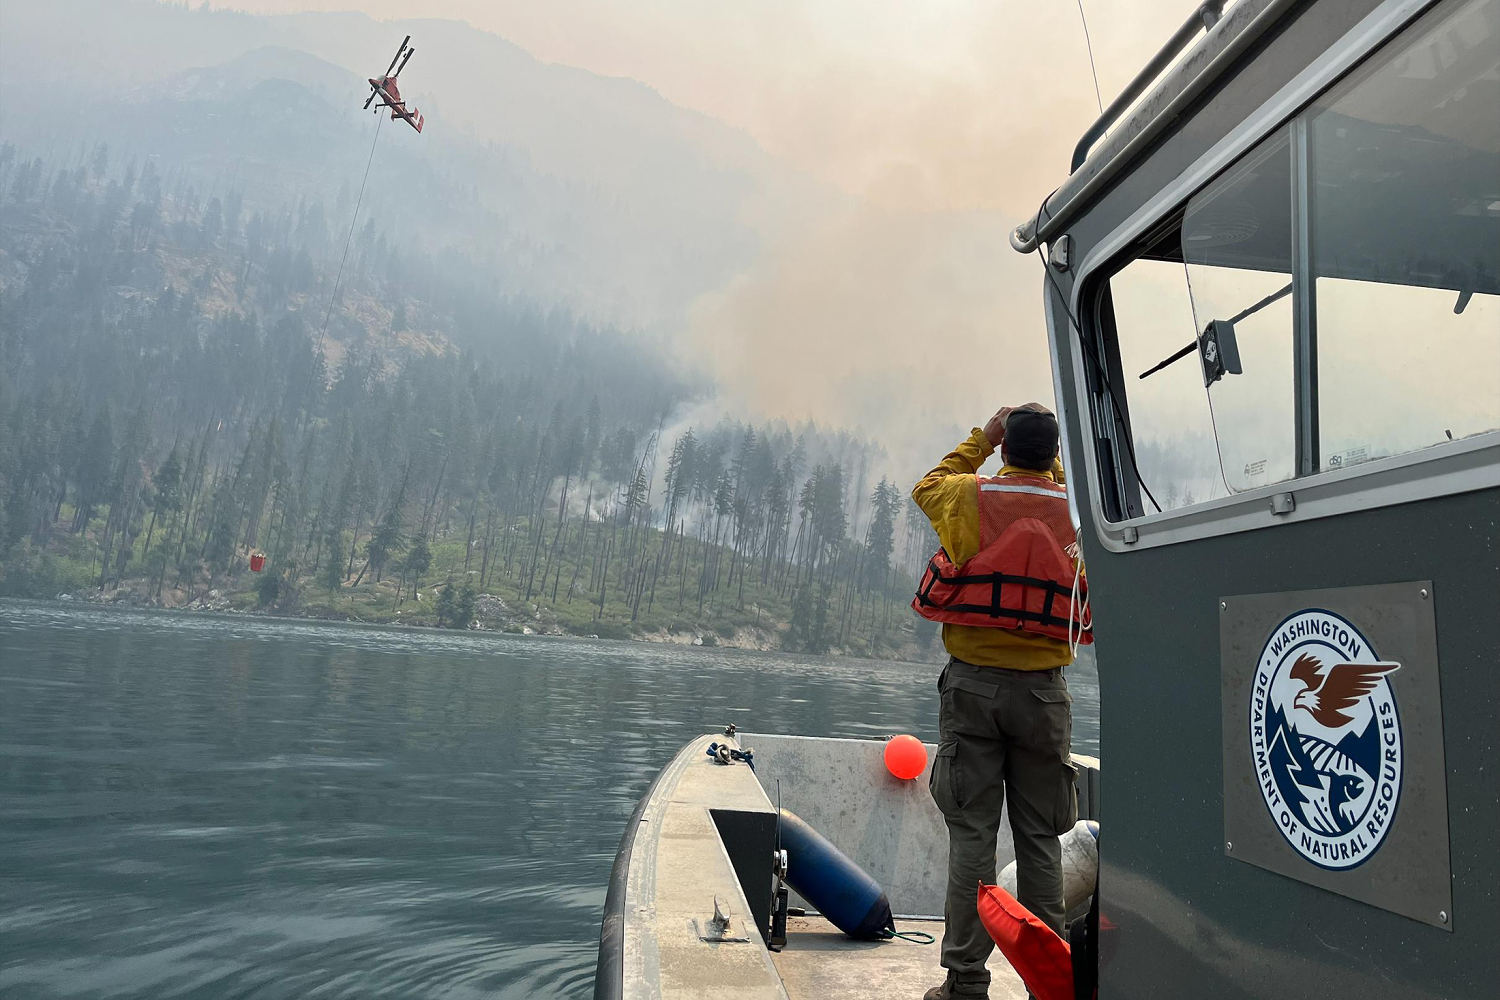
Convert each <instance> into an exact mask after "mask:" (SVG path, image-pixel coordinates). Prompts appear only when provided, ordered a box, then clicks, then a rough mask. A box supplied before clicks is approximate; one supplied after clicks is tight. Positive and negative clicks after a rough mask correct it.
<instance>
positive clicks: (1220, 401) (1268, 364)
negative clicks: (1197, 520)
mask: <svg viewBox="0 0 1500 1000" xmlns="http://www.w3.org/2000/svg"><path fill="white" fill-rule="evenodd" d="M1291 191H1292V189H1291V143H1290V141H1289V139H1288V135H1287V132H1286V131H1285V130H1283V131H1282V132H1279V133H1277V134H1276V135H1274V136H1272V137H1271V138H1270V139H1268V140H1266V141H1265V142H1264V143H1262V144H1261V146H1260V148H1259V149H1258V150H1257V151H1255V152H1253V153H1251V154H1250V155H1249V156H1247V157H1246V158H1245V159H1243V160H1241V161H1240V163H1239V164H1237V165H1236V166H1235V167H1234V168H1232V169H1231V170H1229V171H1228V172H1227V173H1225V174H1224V175H1222V176H1221V177H1219V178H1218V179H1217V180H1215V181H1214V182H1213V183H1212V184H1210V185H1209V186H1208V187H1207V188H1205V189H1204V190H1203V191H1200V192H1199V193H1198V194H1197V195H1195V196H1194V197H1193V198H1192V199H1191V200H1190V201H1189V202H1188V204H1187V208H1186V210H1185V211H1184V213H1183V218H1182V256H1183V260H1184V262H1185V266H1186V270H1187V280H1188V293H1189V295H1190V297H1191V299H1192V304H1193V323H1194V330H1195V334H1196V336H1197V337H1198V339H1199V344H1200V346H1199V350H1198V352H1197V353H1198V354H1199V357H1198V358H1197V359H1196V363H1192V362H1190V363H1189V365H1188V367H1191V368H1194V369H1196V371H1195V372H1194V374H1196V375H1198V376H1200V382H1199V385H1204V384H1205V383H1206V389H1207V392H1208V404H1209V412H1210V416H1211V418H1212V425H1211V428H1212V431H1213V434H1214V438H1215V440H1216V441H1217V444H1218V453H1219V465H1220V469H1221V471H1222V473H1223V476H1224V481H1225V482H1226V483H1227V484H1228V486H1229V488H1230V489H1231V490H1233V491H1239V490H1246V489H1251V488H1253V487H1256V486H1264V485H1266V484H1268V483H1278V482H1281V481H1282V480H1284V479H1290V478H1292V476H1293V475H1295V473H1296V422H1295V421H1296V406H1295V403H1294V399H1293V397H1294V385H1293V366H1292V352H1293V342H1292V298H1291V295H1290V294H1289V292H1290V291H1291V288H1290V285H1291V273H1292V208H1291ZM1210 336H1211V337H1212V338H1213V340H1214V342H1213V343H1212V344H1208V343H1206V340H1207V338H1209V337H1210ZM1216 359H1222V360H1223V361H1224V362H1227V364H1216Z"/></svg>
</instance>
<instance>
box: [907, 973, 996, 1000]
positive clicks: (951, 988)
mask: <svg viewBox="0 0 1500 1000" xmlns="http://www.w3.org/2000/svg"><path fill="white" fill-rule="evenodd" d="M989 997H990V988H989V984H988V983H959V982H955V981H954V979H953V974H952V973H951V972H950V973H949V974H948V978H947V979H945V980H943V984H942V985H941V986H934V987H933V988H932V989H930V990H928V991H927V992H926V993H923V994H922V1000H989Z"/></svg>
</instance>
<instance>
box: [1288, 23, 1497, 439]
mask: <svg viewBox="0 0 1500 1000" xmlns="http://www.w3.org/2000/svg"><path fill="white" fill-rule="evenodd" d="M1309 156H1310V168H1311V176H1312V181H1313V183H1312V197H1311V210H1312V220H1311V221H1312V230H1311V239H1312V251H1313V252H1312V260H1313V268H1314V273H1315V275H1316V299H1315V301H1316V304H1317V342H1318V384H1319V400H1318V403H1319V407H1318V408H1319V423H1320V432H1321V436H1322V447H1321V449H1320V457H1321V460H1322V462H1321V464H1322V467H1323V468H1338V467H1342V466H1345V465H1349V464H1353V463H1357V462H1361V461H1365V460H1368V459H1373V458H1379V457H1381V456H1384V455H1394V454H1400V453H1402V452H1408V451H1413V450H1416V449H1419V448H1423V447H1427V446H1429V445H1433V444H1438V443H1441V442H1443V441H1447V440H1449V439H1450V438H1451V439H1458V438H1462V437H1466V436H1468V435H1471V434H1476V433H1479V432H1482V431H1486V430H1493V429H1496V428H1500V300H1497V295H1500V0H1469V2H1462V3H1449V4H1444V5H1442V6H1440V7H1438V8H1436V9H1435V10H1434V11H1433V12H1432V13H1431V14H1429V15H1428V16H1427V17H1425V18H1424V19H1423V20H1422V21H1419V22H1418V23H1417V24H1416V25H1414V26H1413V27H1412V28H1410V29H1409V30H1408V31H1407V32H1406V33H1405V34H1404V35H1403V36H1402V37H1401V38H1400V39H1398V40H1397V42H1396V43H1395V44H1394V45H1392V46H1390V47H1388V48H1387V49H1386V50H1385V51H1383V52H1382V53H1380V54H1379V55H1377V56H1376V57H1375V58H1374V59H1372V60H1371V62H1370V63H1369V64H1368V65H1367V66H1366V67H1365V68H1363V69H1361V70H1360V71H1359V72H1358V73H1357V74H1356V75H1355V76H1354V77H1352V78H1351V79H1349V80H1347V81H1345V82H1344V83H1342V84H1341V85H1340V86H1339V87H1338V88H1337V89H1336V90H1334V91H1332V92H1331V93H1330V94H1329V95H1328V96H1327V97H1326V98H1325V99H1324V100H1322V101H1320V102H1319V103H1318V104H1317V105H1315V106H1314V108H1313V109H1312V111H1311V112H1310V120H1309ZM1374 206H1378V207H1379V210H1378V211H1373V210H1372V208H1373V207H1374Z"/></svg>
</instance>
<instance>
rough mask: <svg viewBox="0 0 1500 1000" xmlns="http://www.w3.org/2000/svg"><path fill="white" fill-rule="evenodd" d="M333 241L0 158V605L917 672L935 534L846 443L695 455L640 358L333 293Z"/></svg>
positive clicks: (502, 323)
mask: <svg viewBox="0 0 1500 1000" xmlns="http://www.w3.org/2000/svg"><path fill="white" fill-rule="evenodd" d="M122 161H123V162H122ZM350 211H351V206H348V205H344V204H337V205H332V206H329V205H324V204H323V203H322V202H321V201H318V200H315V199H300V198H296V197H294V196H288V197H287V198H286V199H285V200H284V201H281V202H277V201H275V200H274V199H272V198H270V197H269V196H267V195H266V194H264V193H260V194H254V195H247V193H246V192H245V191H244V190H242V189H240V188H239V187H236V186H234V185H233V184H232V183H224V182H222V181H214V180H212V179H209V180H204V178H203V175H202V174H201V173H197V172H194V171H191V170H188V169H179V168H175V167H173V166H171V165H169V164H163V163H161V162H159V161H158V160H157V159H139V158H136V157H133V156H131V157H122V156H119V155H116V156H112V155H111V153H110V150H109V149H108V148H107V147H106V146H104V145H102V144H100V145H96V146H93V147H91V148H87V149H83V150H81V151H80V152H79V153H77V154H76V155H72V156H70V157H65V158H62V159H55V158H54V159H44V158H39V157H37V156H34V155H26V154H23V153H22V152H21V151H20V150H18V149H17V148H16V147H14V146H11V145H8V144H7V145H5V146H3V147H0V593H5V594H10V595H24V596H43V597H53V596H56V595H58V594H60V593H67V594H70V595H73V596H76V597H86V596H102V597H103V598H104V599H118V600H128V601H132V602H139V603H154V604H160V605H162V606H183V605H191V606H199V607H201V606H230V607H236V608H250V607H255V608H261V609H265V610H268V611H274V612H279V613H305V614H315V615H330V616H340V617H356V618H361V619H381V620H388V619H395V618H400V619H401V620H404V621H417V622H423V623H430V624H437V625H449V626H454V627H466V626H468V625H470V624H472V623H474V622H476V621H477V622H480V623H483V624H485V625H487V626H488V627H497V628H509V629H514V630H525V629H531V630H534V631H548V630H567V631H572V632H575V633H579V634H593V635H601V636H611V635H613V636H626V635H639V636H647V637H666V636H668V635H670V634H673V633H675V634H677V635H678V636H679V637H681V638H685V639H686V638H699V639H701V641H705V642H715V641H720V640H730V639H732V640H733V641H736V642H744V643H753V644H762V645H778V646H782V647H784V648H788V649H794V650H805V651H815V652H816V651H824V650H828V649H830V648H838V649H844V650H849V651H855V652H860V653H868V654H875V655H890V654H892V653H896V652H901V651H909V649H910V646H911V643H912V641H913V639H914V638H918V637H920V638H921V639H924V640H928V641H930V639H931V634H932V633H931V630H928V629H925V628H924V629H921V630H916V629H914V622H913V621H912V618H911V615H910V613H909V612H908V611H907V610H905V604H906V601H907V600H908V599H909V595H910V589H911V584H912V581H913V578H914V576H915V573H916V570H917V568H918V566H919V564H920V561H921V559H923V558H924V557H925V556H926V554H927V552H928V551H929V550H930V548H931V545H932V544H933V543H932V540H931V538H930V536H929V534H928V531H929V529H928V528H927V527H926V524H925V520H923V519H922V518H920V515H915V516H914V514H915V511H914V508H913V507H912V505H911V503H910V501H909V500H907V499H906V498H905V487H906V485H907V484H905V483H902V484H899V485H893V484H891V483H890V482H888V481H886V480H884V479H878V478H877V477H876V476H875V475H874V473H873V471H872V470H874V469H875V468H877V467H878V464H879V463H878V458H879V456H878V452H877V451H876V450H875V449H873V448H872V447H871V446H870V445H869V444H868V443H865V442H861V441H858V440H854V439H851V438H849V437H848V436H847V435H842V436H840V435H833V434H829V433H820V432H819V431H817V430H816V429H814V428H811V427H806V428H799V429H792V428H787V427H785V426H780V425H769V426H751V425H749V424H746V423H737V422H733V421H725V420H722V419H720V420H717V421H716V422H715V423H714V425H713V426H700V427H690V426H686V425H685V423H684V419H683V417H682V414H683V413H685V412H688V411H689V410H690V408H691V403H692V401H693V400H694V398H695V397H696V395H697V394H698V393H699V392H700V389H701V387H699V386H696V385H694V384H693V382H692V381H691V378H690V376H688V375H686V374H684V373H682V372H679V371H677V370H676V369H675V368H674V366H673V365H671V364H669V363H668V362H667V360H666V359H665V358H664V357H662V356H660V355H659V354H657V353H655V352H654V349H652V348H648V347H645V346H642V345H643V344H646V343H649V342H650V341H649V339H645V340H643V339H642V338H640V337H638V336H636V337H629V338H627V337H625V336H623V335H622V334H620V333H618V332H616V331H614V330H612V329H610V328H608V327H601V326H599V325H596V324H592V323H585V322H582V321H580V320H579V319H577V318H576V317H575V316H573V315H570V314H569V313H568V312H566V311H565V310H563V309H561V308H558V307H557V306H555V305H553V306H549V307H546V308H543V307H540V306H536V305H533V304H529V303H528V302H527V301H525V300H523V299H519V298H515V297H509V296H506V295H504V294H502V293H501V292H499V291H497V290H496V289H494V288H493V287H488V286H487V285H486V283H485V282H484V281H483V280H482V279H481V278H479V277H477V276H476V271H475V269H473V268H471V267H460V266H450V262H448V261H446V260H444V259H442V258H441V256H440V255H439V256H436V257H435V256H433V255H431V254H429V253H427V252H426V251H423V250H421V249H414V248H412V247H409V246H402V245H399V244H398V243H397V242H396V241H395V240H393V239H390V238H388V237H387V236H386V234H384V233H383V232H381V231H380V230H379V228H378V227H377V226H375V225H373V224H371V225H366V226H364V227H362V228H361V229H360V230H359V231H358V232H357V233H356V238H355V239H354V240H353V242H352V243H351V247H352V249H351V251H350V253H349V257H348V264H347V268H346V270H345V272H344V274H343V279H342V282H341V286H340V288H339V290H338V293H337V295H335V289H334V284H335V276H336V274H337V272H338V264H339V261H340V257H341V251H342V249H343V241H344V240H343V238H344V235H345V234H344V232H343V231H341V227H342V226H345V225H347V222H346V221H345V220H347V218H348V217H349V214H350ZM325 316H326V317H327V322H326V323H325ZM253 554H263V555H264V556H265V557H266V561H265V566H264V569H263V571H262V572H260V573H253V572H251V571H250V569H249V563H250V557H251V556H252V555H253Z"/></svg>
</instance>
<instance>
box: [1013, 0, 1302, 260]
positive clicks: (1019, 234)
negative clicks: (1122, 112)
mask: <svg viewBox="0 0 1500 1000" xmlns="http://www.w3.org/2000/svg"><path fill="white" fill-rule="evenodd" d="M1304 2H1306V0H1239V4H1238V5H1237V6H1236V7H1235V8H1234V9H1233V10H1232V11H1231V12H1230V13H1231V19H1233V18H1235V17H1240V15H1244V16H1243V17H1242V18H1241V20H1243V21H1244V22H1245V23H1243V24H1240V25H1237V26H1235V27H1234V28H1233V29H1232V30H1233V37H1232V38H1231V39H1230V40H1229V41H1228V42H1227V43H1226V44H1225V45H1224V47H1223V48H1222V49H1220V50H1219V51H1217V52H1216V53H1215V54H1214V55H1213V57H1212V59H1211V60H1210V61H1209V62H1208V63H1207V64H1206V65H1204V66H1202V67H1201V68H1199V69H1197V70H1195V71H1194V73H1193V76H1192V78H1191V79H1190V80H1188V81H1187V82H1186V83H1185V84H1184V86H1183V88H1182V90H1181V91H1179V92H1177V93H1176V95H1175V96H1174V97H1172V98H1171V100H1170V101H1168V102H1167V103H1166V104H1165V105H1164V106H1163V107H1161V108H1158V109H1156V114H1155V117H1154V119H1153V120H1152V122H1151V123H1149V124H1148V125H1146V126H1145V127H1144V128H1142V129H1141V131H1140V132H1138V133H1135V134H1133V135H1132V136H1130V139H1129V141H1128V142H1127V143H1125V145H1124V146H1122V147H1121V148H1119V149H1117V150H1114V151H1112V152H1111V154H1110V157H1109V159H1108V160H1107V161H1106V162H1104V163H1103V164H1102V165H1100V166H1099V167H1098V168H1092V167H1091V168H1089V169H1088V170H1082V171H1080V170H1074V171H1073V173H1071V174H1069V177H1068V180H1067V181H1065V182H1064V183H1063V185H1062V186H1061V187H1059V188H1058V189H1057V190H1056V191H1054V192H1052V194H1050V195H1048V196H1047V200H1046V201H1045V202H1044V203H1043V205H1042V208H1041V209H1040V210H1038V212H1037V213H1036V214H1035V215H1034V216H1032V217H1031V218H1030V219H1027V220H1026V221H1025V222H1023V223H1022V224H1021V225H1019V226H1017V227H1016V228H1015V229H1014V230H1012V231H1011V234H1010V245H1011V249H1013V250H1015V251H1016V252H1017V253H1022V254H1029V253H1032V252H1033V251H1035V250H1036V248H1037V246H1038V245H1040V244H1041V243H1044V242H1047V241H1048V240H1049V239H1050V238H1051V237H1052V236H1053V235H1054V234H1055V233H1056V232H1058V231H1059V230H1060V229H1061V228H1062V227H1063V226H1065V225H1066V224H1067V223H1068V222H1069V221H1070V220H1071V219H1072V217H1073V216H1075V215H1076V214H1077V212H1078V210H1079V205H1081V204H1083V203H1085V202H1087V201H1088V199H1090V198H1092V197H1093V196H1094V195H1095V194H1096V193H1097V192H1098V191H1099V190H1100V189H1102V188H1103V187H1104V186H1105V185H1107V184H1108V183H1110V182H1111V180H1113V178H1114V177H1115V175H1116V174H1118V173H1119V172H1120V171H1121V170H1122V169H1124V167H1125V165H1126V164H1128V163H1129V162H1131V161H1132V160H1133V159H1134V158H1135V157H1136V156H1137V155H1139V153H1140V152H1141V151H1142V150H1143V149H1144V148H1145V147H1146V146H1148V145H1149V144H1150V143H1151V142H1153V141H1155V139H1156V138H1157V137H1158V136H1159V135H1160V133H1161V132H1162V131H1163V130H1164V129H1165V128H1166V126H1167V123H1169V122H1171V121H1174V120H1175V119H1176V118H1177V116H1179V115H1181V114H1182V113H1183V110H1184V109H1185V108H1186V107H1187V106H1188V105H1190V104H1191V103H1192V102H1193V101H1195V100H1197V99H1198V97H1199V96H1200V95H1201V94H1202V93H1203V91H1204V90H1205V89H1206V88H1207V87H1208V86H1209V84H1210V83H1211V82H1212V81H1213V80H1214V79H1216V78H1217V77H1218V76H1219V74H1220V73H1221V72H1222V71H1223V70H1224V68H1225V67H1227V66H1228V65H1229V64H1231V63H1233V62H1234V61H1235V60H1236V59H1238V58H1240V56H1241V55H1243V53H1244V52H1245V51H1246V50H1247V49H1249V48H1250V47H1251V46H1252V45H1253V44H1255V42H1256V40H1257V39H1259V38H1260V37H1261V36H1262V35H1263V34H1265V33H1266V32H1267V31H1269V30H1270V29H1271V27H1272V25H1274V24H1276V23H1277V22H1278V21H1279V20H1280V19H1281V18H1282V17H1283V16H1285V15H1286V14H1287V13H1288V12H1289V11H1291V10H1292V9H1293V8H1295V7H1297V6H1298V5H1300V4H1302V3H1304ZM1257 7H1258V9H1256V8H1257ZM1195 16H1198V15H1196V14H1195ZM1169 58H1170V57H1169ZM1143 75H1144V74H1143ZM1168 79H1171V78H1170V77H1169V78H1168ZM1112 106H1113V105H1112ZM1096 139H1097V137H1096ZM1085 175H1086V176H1085ZM1075 178H1082V179H1081V180H1077V181H1076V183H1075ZM1055 196H1061V200H1060V201H1059V202H1058V203H1057V204H1053V203H1052V199H1053V198H1054V197H1055Z"/></svg>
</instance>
